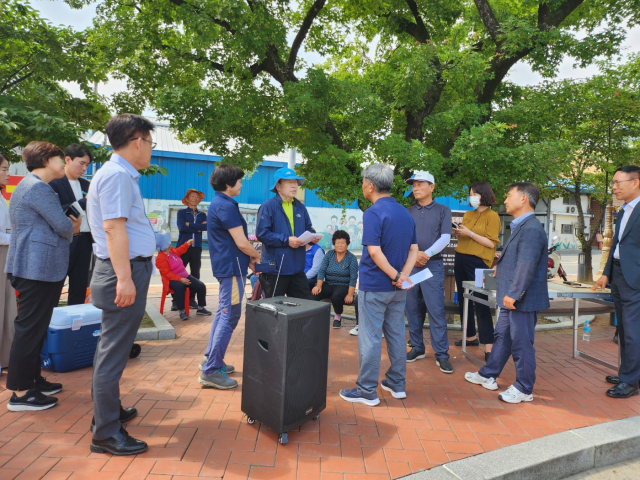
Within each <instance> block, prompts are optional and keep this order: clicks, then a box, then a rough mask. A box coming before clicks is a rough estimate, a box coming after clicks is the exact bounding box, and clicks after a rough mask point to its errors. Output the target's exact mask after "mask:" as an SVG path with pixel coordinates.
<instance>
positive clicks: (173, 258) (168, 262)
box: [156, 232, 211, 320]
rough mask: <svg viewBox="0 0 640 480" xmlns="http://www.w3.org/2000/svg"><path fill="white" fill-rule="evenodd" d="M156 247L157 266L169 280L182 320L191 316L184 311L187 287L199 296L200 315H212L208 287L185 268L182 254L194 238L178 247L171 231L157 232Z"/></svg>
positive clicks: (163, 276)
mask: <svg viewBox="0 0 640 480" xmlns="http://www.w3.org/2000/svg"><path fill="white" fill-rule="evenodd" d="M156 242H157V244H156V249H157V250H158V257H157V258H156V267H157V268H158V270H159V271H160V274H161V275H162V278H163V279H165V278H166V279H167V280H169V288H171V290H173V293H174V301H175V302H176V305H177V307H178V312H179V314H180V320H186V319H187V318H189V316H188V315H187V313H186V312H185V311H184V295H185V292H186V289H187V287H189V288H190V289H192V290H194V291H195V292H196V295H197V296H198V312H197V314H198V315H211V312H210V311H209V310H207V309H206V308H204V307H206V306H207V287H206V286H205V284H204V283H202V282H201V281H200V280H198V279H197V278H196V277H194V276H192V275H189V272H187V270H186V269H185V268H184V263H182V259H181V258H180V255H182V254H183V253H184V252H186V251H187V250H188V248H189V247H190V246H191V245H192V244H193V239H191V240H188V241H187V242H186V243H184V244H182V245H180V246H179V247H178V248H177V249H176V248H173V247H172V246H171V233H170V232H167V233H164V234H156Z"/></svg>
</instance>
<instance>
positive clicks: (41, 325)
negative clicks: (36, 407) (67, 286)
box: [7, 277, 64, 390]
mask: <svg viewBox="0 0 640 480" xmlns="http://www.w3.org/2000/svg"><path fill="white" fill-rule="evenodd" d="M63 285H64V281H63V280H61V281H59V282H41V281H38V280H28V279H26V278H20V277H13V278H12V279H11V286H12V287H13V288H15V289H16V290H17V291H18V316H17V317H16V321H15V328H16V331H15V334H14V336H13V343H12V344H11V353H10V354H9V365H10V368H9V373H8V374H7V390H29V389H31V388H33V387H34V385H35V382H36V380H37V379H38V378H40V352H41V351H42V345H43V344H44V341H45V339H46V337H47V329H48V328H49V322H50V321H51V315H52V314H53V309H54V308H55V307H57V306H58V301H59V300H60V293H61V292H62V286H63Z"/></svg>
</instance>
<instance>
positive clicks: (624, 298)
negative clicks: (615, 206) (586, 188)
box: [591, 165, 640, 398]
mask: <svg viewBox="0 0 640 480" xmlns="http://www.w3.org/2000/svg"><path fill="white" fill-rule="evenodd" d="M611 184H612V186H613V194H614V195H615V196H616V198H617V199H618V200H623V201H624V202H625V203H624V205H623V206H622V209H621V210H620V213H618V226H617V227H616V233H615V235H614V236H613V244H612V245H611V250H609V258H608V260H607V264H606V266H605V267H604V271H603V272H602V273H603V275H602V276H601V277H600V278H599V279H598V281H597V282H596V284H595V285H594V286H593V287H592V288H591V290H596V289H597V288H602V289H603V290H604V288H605V287H606V286H607V283H610V284H611V296H612V297H613V303H614V305H615V308H616V314H617V316H618V335H619V345H620V368H619V369H618V376H613V375H609V376H607V377H606V381H607V382H609V383H613V384H615V387H612V388H610V389H609V390H607V395H608V396H610V397H612V398H627V397H632V396H635V395H638V393H639V391H638V381H640V322H638V319H640V220H638V218H640V207H639V206H638V204H639V203H640V167H636V166H633V165H628V166H626V167H621V168H619V169H618V170H616V173H615V174H614V176H613V181H612V182H611Z"/></svg>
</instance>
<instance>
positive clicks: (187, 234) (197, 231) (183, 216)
mask: <svg viewBox="0 0 640 480" xmlns="http://www.w3.org/2000/svg"><path fill="white" fill-rule="evenodd" d="M206 221H207V212H203V211H201V210H198V213H196V216H195V218H193V210H191V209H190V208H189V207H187V208H183V209H182V210H178V230H179V231H180V235H179V236H178V243H177V245H176V248H177V247H179V246H180V245H182V244H183V243H186V242H187V241H188V240H191V239H192V238H193V246H194V247H202V232H203V231H206V230H207V224H206V223H203V222H206ZM186 223H188V224H189V226H188V227H187V225H185V224H186Z"/></svg>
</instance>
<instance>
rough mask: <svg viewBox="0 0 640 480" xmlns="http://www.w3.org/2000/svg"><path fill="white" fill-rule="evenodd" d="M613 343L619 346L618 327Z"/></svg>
mask: <svg viewBox="0 0 640 480" xmlns="http://www.w3.org/2000/svg"><path fill="white" fill-rule="evenodd" d="M613 343H615V344H616V345H618V327H616V333H614V334H613Z"/></svg>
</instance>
